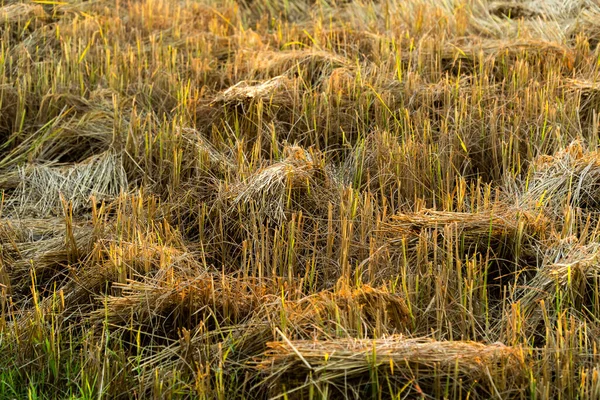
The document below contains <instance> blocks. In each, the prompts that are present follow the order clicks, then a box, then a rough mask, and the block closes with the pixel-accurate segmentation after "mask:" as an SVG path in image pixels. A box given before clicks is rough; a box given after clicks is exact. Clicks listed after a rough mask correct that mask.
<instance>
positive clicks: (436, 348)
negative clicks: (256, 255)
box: [257, 335, 525, 397]
mask: <svg viewBox="0 0 600 400" xmlns="http://www.w3.org/2000/svg"><path fill="white" fill-rule="evenodd" d="M268 347H269V350H267V351H266V352H265V354H264V355H263V357H262V360H259V362H258V365H257V369H258V370H259V371H261V372H263V373H264V374H266V375H267V376H268V378H267V381H266V382H268V383H269V384H270V385H271V386H272V387H273V388H275V387H277V386H278V385H282V384H284V385H286V388H287V390H288V393H292V392H294V391H298V390H301V391H302V392H307V391H308V390H309V388H310V387H311V386H313V390H315V389H317V390H318V389H321V390H322V389H324V387H325V386H329V390H333V391H335V393H339V394H340V395H343V393H347V392H348V391H349V386H350V385H351V386H353V387H354V390H351V392H353V393H355V395H357V396H358V395H359V393H367V391H368V388H369V383H375V382H372V381H371V379H372V378H373V377H378V379H382V380H383V381H387V383H388V384H390V385H392V386H391V387H389V389H390V390H391V391H392V393H388V394H393V393H395V392H396V391H399V390H400V388H403V391H404V390H405V389H408V391H409V393H412V394H413V395H419V394H423V393H429V394H434V393H436V391H435V389H434V388H432V385H433V387H435V383H434V382H435V379H436V378H441V379H443V380H444V381H446V380H450V381H453V382H455V384H459V382H460V385H461V386H462V385H464V384H465V383H467V382H469V383H470V384H469V385H468V386H469V388H470V389H471V390H473V392H474V393H473V394H477V395H479V396H485V395H486V394H487V395H497V396H500V397H501V393H507V391H511V390H520V389H522V385H523V384H524V383H525V382H524V380H523V379H522V373H523V369H524V367H525V359H524V353H523V350H522V349H520V348H516V347H507V346H504V345H502V344H491V345H485V344H481V343H475V342H460V341H435V340H432V339H424V338H417V339H411V338H406V337H404V336H401V335H399V336H391V337H388V338H381V339H376V340H360V339H337V340H327V341H310V340H293V341H291V340H284V341H278V342H270V343H268ZM309 376H310V379H309ZM367 377H370V378H367ZM376 379H377V378H376ZM451 385H452V386H454V384H451ZM384 387H386V386H384ZM277 389H279V387H277ZM380 389H383V388H380ZM338 391H339V392H338ZM276 392H278V390H277V391H276ZM440 395H441V393H440Z"/></svg>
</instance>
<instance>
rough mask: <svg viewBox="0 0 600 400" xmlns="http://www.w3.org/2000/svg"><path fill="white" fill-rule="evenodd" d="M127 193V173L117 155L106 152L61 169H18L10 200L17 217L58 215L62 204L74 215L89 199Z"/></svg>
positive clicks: (86, 204) (44, 167)
mask: <svg viewBox="0 0 600 400" xmlns="http://www.w3.org/2000/svg"><path fill="white" fill-rule="evenodd" d="M126 190H127V174H126V172H125V169H124V168H123V165H122V162H121V158H120V156H118V155H115V154H112V153H109V152H106V153H103V154H101V155H98V156H92V157H90V158H88V159H87V160H85V161H84V162H82V163H78V164H73V165H69V166H64V167H54V166H52V167H51V166H45V165H40V166H30V167H25V168H22V169H21V184H20V185H19V189H18V192H19V194H18V196H17V198H16V199H15V200H14V201H15V202H16V203H17V204H18V206H16V207H17V208H18V210H17V211H18V215H26V214H27V213H33V214H36V215H40V216H47V215H52V214H53V215H61V214H62V211H63V203H62V201H63V200H64V201H67V202H70V203H71V205H72V207H73V212H75V213H77V212H79V211H81V210H83V209H85V208H86V207H89V205H90V203H89V202H90V198H91V197H92V196H93V197H95V198H96V199H97V200H99V201H102V200H109V199H113V198H115V197H117V196H118V195H119V194H120V193H122V192H124V191H126Z"/></svg>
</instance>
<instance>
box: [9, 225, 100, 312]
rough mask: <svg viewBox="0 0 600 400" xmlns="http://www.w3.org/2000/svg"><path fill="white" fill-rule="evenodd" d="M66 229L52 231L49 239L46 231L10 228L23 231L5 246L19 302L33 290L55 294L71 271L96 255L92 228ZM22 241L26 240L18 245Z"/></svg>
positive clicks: (12, 281) (16, 297)
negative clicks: (93, 253) (26, 230)
mask: <svg viewBox="0 0 600 400" xmlns="http://www.w3.org/2000/svg"><path fill="white" fill-rule="evenodd" d="M46 222H47V223H48V222H51V220H50V221H49V220H47V221H46ZM63 224H64V221H63ZM62 228H63V230H62V232H60V233H58V232H57V231H50V232H48V235H47V236H46V232H43V233H42V234H40V232H39V231H38V232H35V231H33V232H31V233H27V232H25V231H24V230H23V229H20V228H19V227H18V226H14V227H11V228H8V229H10V230H12V231H15V230H19V231H20V233H17V234H16V235H15V236H13V237H10V239H8V240H6V242H4V243H3V244H2V256H3V258H4V260H5V265H4V268H5V269H6V272H7V274H8V276H9V277H10V291H11V292H12V293H13V294H14V296H15V300H17V299H20V300H24V299H26V298H28V297H29V296H31V295H32V288H33V290H34V291H36V290H41V291H42V292H43V294H42V296H44V295H47V294H48V293H51V292H52V291H53V290H54V289H55V287H54V286H55V284H56V283H57V282H59V284H58V286H61V284H60V282H63V281H66V279H67V277H68V275H69V274H70V269H71V268H72V267H73V266H75V265H77V264H79V263H81V262H82V261H83V260H84V259H85V258H86V257H87V256H89V254H90V253H91V252H92V249H93V246H94V241H95V234H94V230H93V228H92V227H90V226H87V225H80V226H74V227H71V228H69V227H65V226H64V225H63V226H62ZM20 238H22V239H26V240H24V241H22V242H17V241H16V240H17V239H20ZM32 285H33V286H32Z"/></svg>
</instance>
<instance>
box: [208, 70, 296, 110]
mask: <svg viewBox="0 0 600 400" xmlns="http://www.w3.org/2000/svg"><path fill="white" fill-rule="evenodd" d="M290 85H292V81H291V80H290V79H289V78H287V77H285V76H281V75H280V76H276V77H274V78H271V79H269V80H267V81H264V82H259V83H256V84H251V83H249V82H246V81H241V82H238V83H236V84H235V85H234V86H232V87H230V88H229V89H227V90H225V91H224V92H222V93H220V94H219V95H218V96H217V97H216V98H215V99H214V100H213V101H212V103H211V104H212V105H213V106H220V105H223V104H240V103H245V102H248V101H263V102H265V103H271V102H273V103H274V104H285V103H289V102H290V100H291V99H290V95H289V93H288V90H289V88H290Z"/></svg>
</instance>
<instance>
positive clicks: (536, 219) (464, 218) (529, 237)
mask: <svg viewBox="0 0 600 400" xmlns="http://www.w3.org/2000/svg"><path fill="white" fill-rule="evenodd" d="M548 231H550V222H549V220H548V219H547V218H546V217H544V215H543V214H542V213H540V212H537V213H534V212H530V211H526V210H519V209H514V208H505V207H500V208H492V209H488V210H484V211H479V212H473V213H466V212H448V211H436V210H422V211H418V212H414V213H405V214H397V215H393V216H392V217H391V221H390V222H388V223H387V224H385V225H383V227H382V230H381V233H382V235H383V237H385V238H386V239H385V240H386V245H387V246H388V247H395V246H396V245H398V244H401V243H407V245H408V246H409V249H412V248H413V247H415V246H417V245H418V243H419V239H420V238H421V239H422V238H423V237H426V238H430V237H432V236H433V235H434V234H435V235H438V236H442V237H445V238H446V239H447V241H449V242H452V240H450V239H452V238H456V239H459V238H460V242H461V244H462V247H463V248H464V251H466V252H469V253H472V252H474V251H484V249H488V248H490V246H493V247H492V248H494V252H493V254H495V255H497V256H500V255H502V256H503V258H504V259H507V257H506V256H507V255H510V256H511V259H508V261H512V262H514V261H517V260H519V259H521V260H535V259H537V258H538V257H539V256H540V255H541V254H542V253H541V250H540V249H541V248H543V247H542V246H540V244H541V241H542V240H544V239H545V237H546V235H547V233H548ZM432 249H433V251H437V249H434V248H432ZM448 250H449V249H448ZM415 251H416V250H415ZM485 251H488V250H485Z"/></svg>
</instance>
